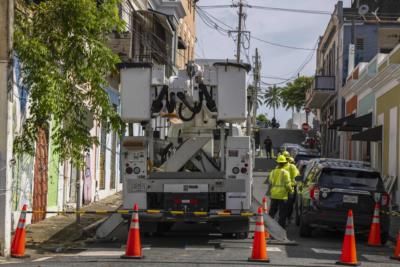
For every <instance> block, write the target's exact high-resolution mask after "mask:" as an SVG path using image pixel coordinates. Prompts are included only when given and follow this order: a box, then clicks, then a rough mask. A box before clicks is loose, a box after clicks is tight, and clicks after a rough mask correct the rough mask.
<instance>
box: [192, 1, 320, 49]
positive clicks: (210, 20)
mask: <svg viewBox="0 0 400 267" xmlns="http://www.w3.org/2000/svg"><path fill="white" fill-rule="evenodd" d="M196 11H197V12H198V14H199V17H200V19H201V20H202V21H203V22H205V24H206V25H207V26H209V27H210V28H215V29H216V30H218V31H223V33H222V34H226V33H229V31H230V30H232V29H233V27H232V26H230V25H228V24H226V23H225V22H223V21H221V20H220V19H218V18H216V17H215V16H213V15H211V14H210V13H209V12H207V11H205V10H202V8H200V7H196ZM206 21H207V22H206ZM221 24H222V25H224V26H225V27H227V28H228V29H226V28H224V27H222V26H221ZM250 39H254V40H257V41H259V42H262V43H265V44H268V45H272V46H277V47H281V48H287V49H294V50H304V51H312V50H316V49H315V48H305V47H297V46H291V45H285V44H280V43H276V42H271V41H268V40H264V39H262V38H260V37H257V36H255V35H251V36H250Z"/></svg>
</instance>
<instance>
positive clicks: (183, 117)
mask: <svg viewBox="0 0 400 267" xmlns="http://www.w3.org/2000/svg"><path fill="white" fill-rule="evenodd" d="M182 108H183V104H182V103H180V104H179V108H178V115H179V117H180V118H181V120H183V121H191V120H193V119H194V117H195V116H196V113H195V112H192V115H190V117H188V118H186V117H185V116H183V113H182V111H183V109H182Z"/></svg>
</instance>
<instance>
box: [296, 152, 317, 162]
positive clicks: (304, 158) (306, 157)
mask: <svg viewBox="0 0 400 267" xmlns="http://www.w3.org/2000/svg"><path fill="white" fill-rule="evenodd" d="M315 158H318V156H316V155H302V154H297V155H296V158H295V161H296V162H297V161H299V160H310V159H315Z"/></svg>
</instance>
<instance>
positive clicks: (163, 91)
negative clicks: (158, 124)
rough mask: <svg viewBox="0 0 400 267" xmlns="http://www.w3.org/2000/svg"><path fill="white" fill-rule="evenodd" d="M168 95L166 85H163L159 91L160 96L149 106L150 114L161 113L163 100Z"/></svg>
mask: <svg viewBox="0 0 400 267" xmlns="http://www.w3.org/2000/svg"><path fill="white" fill-rule="evenodd" d="M167 94H168V85H164V86H163V88H162V89H161V92H160V94H159V95H158V97H157V99H156V100H154V101H153V103H152V105H151V111H152V113H158V112H160V111H161V109H162V108H163V103H162V101H163V99H164V98H165V97H166V96H167Z"/></svg>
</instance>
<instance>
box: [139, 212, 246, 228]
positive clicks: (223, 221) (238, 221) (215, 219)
mask: <svg viewBox="0 0 400 267" xmlns="http://www.w3.org/2000/svg"><path fill="white" fill-rule="evenodd" d="M139 217H140V229H141V230H142V232H145V233H146V232H157V231H158V229H159V228H160V225H173V224H174V223H191V224H193V223H194V224H201V223H204V224H211V225H213V226H214V227H215V229H216V232H220V233H248V232H249V230H250V218H249V217H248V216H241V215H208V216H192V215H175V216H172V215H167V214H162V213H160V214H148V213H143V214H140V215H139Z"/></svg>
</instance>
